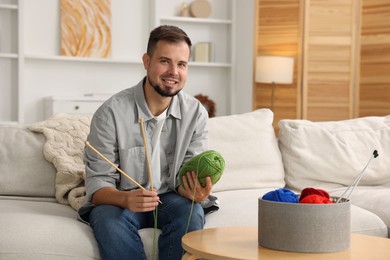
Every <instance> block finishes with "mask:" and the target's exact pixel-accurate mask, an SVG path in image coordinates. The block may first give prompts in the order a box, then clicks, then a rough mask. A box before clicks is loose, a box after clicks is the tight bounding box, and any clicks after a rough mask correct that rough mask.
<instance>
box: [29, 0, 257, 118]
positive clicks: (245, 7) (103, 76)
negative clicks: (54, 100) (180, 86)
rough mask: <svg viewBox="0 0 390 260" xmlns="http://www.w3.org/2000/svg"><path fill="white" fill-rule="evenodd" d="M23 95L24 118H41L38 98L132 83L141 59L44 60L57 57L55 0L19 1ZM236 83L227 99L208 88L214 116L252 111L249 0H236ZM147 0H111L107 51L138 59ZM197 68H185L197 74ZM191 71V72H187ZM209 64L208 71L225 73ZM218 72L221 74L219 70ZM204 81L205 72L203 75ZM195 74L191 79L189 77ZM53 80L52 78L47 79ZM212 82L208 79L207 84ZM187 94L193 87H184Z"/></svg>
mask: <svg viewBox="0 0 390 260" xmlns="http://www.w3.org/2000/svg"><path fill="white" fill-rule="evenodd" d="M24 2H25V9H24V14H25V16H24V30H25V32H24V52H25V53H26V57H27V58H26V60H25V66H24V77H23V78H24V90H23V92H24V95H23V96H24V100H22V102H23V104H24V105H23V107H24V108H23V110H24V111H25V112H24V121H25V122H26V123H29V122H35V121H40V120H43V119H44V118H45V116H44V115H45V113H44V102H43V100H44V98H45V97H48V96H75V95H83V94H85V93H115V92H117V91H120V90H122V89H124V88H127V87H130V86H132V85H134V84H136V83H137V82H138V81H139V80H140V79H141V78H142V77H143V75H144V70H143V66H142V64H141V63H133V64H130V63H120V62H118V63H92V62H80V61H77V62H76V61H63V60H50V59H41V58H38V59H37V58H31V56H38V57H42V55H43V57H45V56H47V57H52V56H58V55H59V53H60V10H59V9H60V7H59V3H60V0H55V1H54V0H34V1H29V0H28V1H24ZM237 2H238V4H237V13H236V21H237V27H236V28H237V32H236V36H237V37H236V38H237V41H236V43H235V46H236V48H237V52H236V53H237V55H236V62H237V63H236V64H237V66H236V68H237V69H236V72H235V73H236V82H235V83H234V84H233V85H234V86H235V87H234V89H233V92H232V96H233V97H232V101H233V102H232V104H231V106H232V107H231V108H230V107H227V106H228V105H229V102H226V100H223V99H222V100H218V99H219V96H221V93H220V92H219V91H220V89H218V88H215V90H213V89H211V88H210V89H208V90H207V94H208V95H209V96H210V98H212V99H213V100H215V101H216V103H217V115H218V116H221V115H226V114H229V112H228V111H231V112H232V113H234V114H235V113H243V112H248V111H251V110H252V57H253V55H252V54H253V26H254V25H253V23H254V22H253V21H254V0H244V1H242V0H240V1H237ZM149 9H150V1H145V0H131V1H129V0H112V45H113V46H112V50H113V52H112V56H113V58H118V59H127V60H136V61H139V62H141V56H142V53H143V52H144V51H145V48H146V42H147V37H148V34H149V28H150V24H149V22H150V18H149V14H150V11H149ZM196 70H197V68H190V75H189V82H191V81H190V80H191V75H196V76H193V77H198V76H197V74H196ZM191 71H195V72H194V74H191ZM225 71H226V70H224V69H220V68H212V69H210V71H209V72H208V73H225ZM222 75H223V74H222ZM202 80H204V81H206V82H207V75H204V77H203V79H202ZM194 81H196V79H192V82H194ZM53 82H54V83H53ZM212 84H216V83H214V82H210V85H212ZM185 90H186V91H187V92H188V93H190V94H193V95H195V94H198V93H199V89H197V88H195V87H194V86H191V83H190V84H189V86H187V87H186V88H185Z"/></svg>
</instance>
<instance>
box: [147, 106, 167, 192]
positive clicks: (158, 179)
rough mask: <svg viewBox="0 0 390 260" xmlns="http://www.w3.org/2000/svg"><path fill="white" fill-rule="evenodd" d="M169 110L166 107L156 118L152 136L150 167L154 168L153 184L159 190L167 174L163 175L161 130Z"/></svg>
mask: <svg viewBox="0 0 390 260" xmlns="http://www.w3.org/2000/svg"><path fill="white" fill-rule="evenodd" d="M167 110H168V109H166V110H165V111H164V112H162V113H161V114H160V115H159V116H157V117H155V118H154V119H155V120H156V128H155V130H154V133H153V136H152V143H151V147H152V153H151V159H150V168H151V170H152V178H153V180H152V182H153V186H154V189H155V190H156V191H157V192H158V191H160V189H161V185H162V184H163V183H164V178H165V176H161V156H162V155H164V152H161V147H160V136H161V130H162V128H163V126H164V123H165V119H166V118H167ZM164 158H165V156H164Z"/></svg>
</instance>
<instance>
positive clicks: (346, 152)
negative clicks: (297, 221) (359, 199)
mask: <svg viewBox="0 0 390 260" xmlns="http://www.w3.org/2000/svg"><path fill="white" fill-rule="evenodd" d="M279 128H280V131H279V138H278V140H279V147H280V150H281V153H282V157H283V164H284V170H285V173H286V183H287V185H288V187H290V188H292V189H294V190H297V191H300V190H302V189H304V188H306V187H314V188H322V189H328V190H330V189H337V188H342V187H346V186H349V185H351V184H352V182H353V181H354V179H355V178H356V176H357V175H358V174H359V173H360V172H361V171H362V169H363V168H364V167H365V165H366V164H367V162H368V160H369V159H370V158H371V156H372V154H373V151H374V150H377V151H378V152H379V157H378V158H376V159H373V160H372V161H371V163H370V165H369V166H368V167H367V170H366V171H365V174H364V176H363V178H362V179H361V181H360V184H359V185H361V186H380V185H382V186H385V187H388V188H390V174H389V173H390V161H389V157H388V154H390V116H384V117H363V118H357V119H350V120H341V121H329V122H311V121H307V120H281V121H280V122H279Z"/></svg>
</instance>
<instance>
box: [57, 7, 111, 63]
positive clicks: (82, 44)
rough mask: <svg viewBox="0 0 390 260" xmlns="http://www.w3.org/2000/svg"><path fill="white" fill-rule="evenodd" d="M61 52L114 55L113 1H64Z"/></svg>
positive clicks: (68, 53) (103, 55)
mask: <svg viewBox="0 0 390 260" xmlns="http://www.w3.org/2000/svg"><path fill="white" fill-rule="evenodd" d="M61 55H64V56H78V57H94V58H107V57H111V0H61Z"/></svg>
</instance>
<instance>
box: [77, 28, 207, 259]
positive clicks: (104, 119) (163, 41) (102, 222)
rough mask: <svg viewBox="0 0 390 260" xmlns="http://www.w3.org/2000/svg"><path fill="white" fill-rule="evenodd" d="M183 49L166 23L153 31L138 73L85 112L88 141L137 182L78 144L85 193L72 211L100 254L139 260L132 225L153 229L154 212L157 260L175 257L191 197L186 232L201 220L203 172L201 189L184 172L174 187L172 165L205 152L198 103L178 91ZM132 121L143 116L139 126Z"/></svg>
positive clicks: (186, 48) (181, 37) (183, 41)
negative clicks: (88, 229) (88, 113)
mask: <svg viewBox="0 0 390 260" xmlns="http://www.w3.org/2000/svg"><path fill="white" fill-rule="evenodd" d="M190 50H191V41H190V39H189V37H188V36H187V34H186V33H185V32H184V31H182V30H181V29H179V28H177V27H175V26H166V25H163V26H160V27H157V28H156V29H154V30H153V31H152V32H151V33H150V37H149V41H148V46H147V53H145V54H144V55H143V57H142V60H143V64H144V68H145V70H146V77H145V78H144V79H143V80H142V81H140V82H139V83H138V84H137V85H136V86H134V87H132V88H129V89H126V90H123V91H121V92H119V93H117V94H115V95H114V96H112V97H111V98H110V99H109V100H107V101H106V102H105V103H104V104H103V105H102V106H101V107H100V108H99V109H98V110H97V111H96V113H95V115H94V116H93V119H92V122H91V130H90V133H89V136H88V141H89V143H90V144H91V145H92V146H93V147H95V148H96V149H97V150H98V151H99V152H100V153H102V154H103V155H104V156H105V157H106V158H108V159H109V160H110V161H111V162H113V163H114V164H116V165H117V166H118V167H119V168H120V169H121V170H122V171H123V172H125V173H127V174H128V175H129V176H131V178H133V179H134V180H135V181H137V182H138V183H139V184H140V185H142V186H143V187H145V190H144V189H140V188H138V186H137V185H136V184H134V183H133V182H132V181H130V180H128V179H127V178H124V176H122V175H121V174H120V173H119V172H117V171H116V170H115V169H114V167H112V166H110V164H108V163H107V162H106V161H104V160H103V159H102V158H100V157H99V156H98V155H97V154H96V153H94V151H92V150H91V149H88V148H86V149H85V163H86V190H87V199H86V203H85V204H84V206H83V207H82V208H81V209H80V210H79V214H80V216H81V217H82V218H83V219H84V220H87V221H89V223H90V224H91V227H92V229H93V231H94V234H95V237H96V240H97V241H98V244H99V249H100V253H101V256H102V258H103V259H145V258H146V256H145V252H144V248H143V244H142V241H141V239H140V236H139V233H138V230H139V229H141V228H146V227H154V217H155V216H156V217H157V220H156V222H157V227H158V228H159V229H161V230H162V234H161V235H160V238H159V241H158V250H159V259H160V260H163V259H181V256H182V253H183V249H182V247H181V237H182V236H183V235H184V234H185V232H186V229H187V222H188V220H189V217H190V211H191V205H192V200H194V201H195V202H197V203H195V205H194V208H193V211H192V214H191V218H190V222H189V225H188V232H189V231H193V230H198V229H202V228H203V226H204V212H203V209H202V207H201V205H200V204H199V203H198V202H201V201H202V200H204V199H206V198H207V197H208V196H209V195H210V192H211V188H212V184H211V180H210V178H209V177H207V179H206V185H205V187H202V186H201V185H200V184H199V182H198V179H197V178H196V173H195V172H188V173H187V178H185V177H183V181H184V187H182V186H180V181H179V177H178V172H179V169H180V167H181V166H182V165H183V164H184V163H185V162H187V161H188V160H190V159H191V158H192V157H194V156H195V155H197V154H199V153H201V152H203V151H205V150H207V142H208V139H207V119H208V116H207V111H206V109H205V108H204V107H203V106H202V105H201V103H200V102H198V100H196V99H195V98H193V97H192V96H189V95H187V94H185V93H183V92H181V90H182V89H183V87H184V84H185V81H186V78H187V72H188V62H189V58H190ZM140 120H141V121H142V120H144V122H145V123H144V129H145V131H144V132H143V129H142V122H141V123H140ZM143 134H144V135H143ZM143 136H144V137H145V139H146V144H147V149H145V147H144V139H143ZM147 150H148V154H149V155H150V168H151V170H152V174H153V177H152V180H150V178H149V172H148V160H147V155H146V151H147ZM187 179H188V180H187ZM151 183H153V186H154V187H150V184H151ZM195 187H196V192H195V193H194V190H195ZM159 201H160V202H161V204H160V203H159ZM155 209H157V211H156V212H155V214H154V213H153V211H154V210H155Z"/></svg>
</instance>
